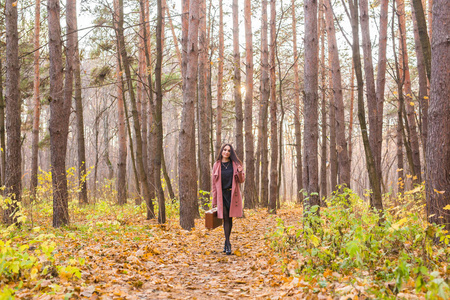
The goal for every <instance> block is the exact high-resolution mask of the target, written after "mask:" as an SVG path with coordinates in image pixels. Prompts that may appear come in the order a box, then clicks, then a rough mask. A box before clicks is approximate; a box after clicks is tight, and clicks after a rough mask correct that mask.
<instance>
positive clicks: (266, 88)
mask: <svg viewBox="0 0 450 300" xmlns="http://www.w3.org/2000/svg"><path fill="white" fill-rule="evenodd" d="M261 14H262V18H261V84H260V95H261V100H260V101H261V104H260V112H259V126H258V144H259V145H258V149H259V151H260V156H261V158H260V160H261V161H260V162H261V163H260V165H261V178H260V181H261V193H260V200H259V201H260V203H261V206H262V207H267V206H268V205H269V156H268V145H267V143H268V142H267V140H268V133H267V111H268V105H269V97H270V85H269V47H268V40H267V34H268V23H267V0H263V1H262V4H261Z"/></svg>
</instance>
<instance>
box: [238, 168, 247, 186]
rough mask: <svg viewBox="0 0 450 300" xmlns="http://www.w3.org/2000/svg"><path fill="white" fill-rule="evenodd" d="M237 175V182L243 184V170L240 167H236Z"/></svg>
mask: <svg viewBox="0 0 450 300" xmlns="http://www.w3.org/2000/svg"><path fill="white" fill-rule="evenodd" d="M237 175H238V182H239V183H243V182H244V181H245V173H244V168H243V167H242V166H241V165H238V167H237Z"/></svg>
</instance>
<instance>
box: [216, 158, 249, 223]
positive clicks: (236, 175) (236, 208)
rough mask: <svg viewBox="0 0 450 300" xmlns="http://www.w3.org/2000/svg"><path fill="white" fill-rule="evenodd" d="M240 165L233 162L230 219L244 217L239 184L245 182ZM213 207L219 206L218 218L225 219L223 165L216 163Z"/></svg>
mask: <svg viewBox="0 0 450 300" xmlns="http://www.w3.org/2000/svg"><path fill="white" fill-rule="evenodd" d="M238 166H239V165H238V164H237V163H235V162H233V183H232V188H231V205H230V217H232V218H235V217H242V196H241V189H240V186H239V183H242V182H244V180H245V175H244V171H241V172H239V171H238ZM211 182H212V195H213V200H212V205H213V207H214V206H217V217H218V218H219V219H223V198H222V163H221V162H220V161H216V162H215V163H214V166H213V171H212V179H211Z"/></svg>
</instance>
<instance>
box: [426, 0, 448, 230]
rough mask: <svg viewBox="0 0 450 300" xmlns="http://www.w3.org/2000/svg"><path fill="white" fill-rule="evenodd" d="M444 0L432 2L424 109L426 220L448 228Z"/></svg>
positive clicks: (446, 25)
mask: <svg viewBox="0 0 450 300" xmlns="http://www.w3.org/2000/svg"><path fill="white" fill-rule="evenodd" d="M449 24H450V5H449V3H448V1H436V0H435V1H434V3H433V40H432V48H431V59H432V60H431V90H430V108H429V110H428V113H429V114H428V117H429V125H428V139H427V143H428V145H427V146H428V147H427V159H426V161H427V172H426V174H427V178H426V193H427V216H428V220H429V222H430V223H436V224H439V225H444V224H445V229H446V230H450V214H449V211H448V210H444V207H446V206H448V205H450V176H449V174H450V159H449V157H450V101H449V99H450V73H449V71H448V62H449V61H450V43H449V40H448V37H449V35H448V25H449ZM444 62H447V63H444Z"/></svg>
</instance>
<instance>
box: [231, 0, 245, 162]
mask: <svg viewBox="0 0 450 300" xmlns="http://www.w3.org/2000/svg"><path fill="white" fill-rule="evenodd" d="M238 2H239V0H233V63H234V76H233V85H234V94H233V95H234V96H233V98H234V103H235V111H236V147H235V148H236V154H237V156H238V157H240V158H241V159H242V158H243V157H244V135H243V127H244V126H243V125H244V116H243V115H242V96H241V56H240V51H239V6H238Z"/></svg>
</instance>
